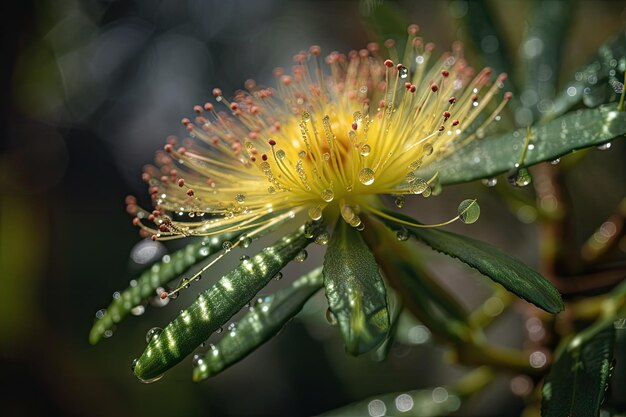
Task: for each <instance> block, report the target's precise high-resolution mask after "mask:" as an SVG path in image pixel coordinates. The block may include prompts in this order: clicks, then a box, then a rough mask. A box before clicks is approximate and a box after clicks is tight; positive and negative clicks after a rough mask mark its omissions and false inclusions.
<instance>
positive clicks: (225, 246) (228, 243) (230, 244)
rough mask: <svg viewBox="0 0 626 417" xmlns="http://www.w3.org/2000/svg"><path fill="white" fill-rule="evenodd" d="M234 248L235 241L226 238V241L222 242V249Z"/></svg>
mask: <svg viewBox="0 0 626 417" xmlns="http://www.w3.org/2000/svg"><path fill="white" fill-rule="evenodd" d="M232 248H233V242H231V241H230V240H225V241H224V243H222V249H224V250H225V251H227V252H228V251H229V250H231V249H232Z"/></svg>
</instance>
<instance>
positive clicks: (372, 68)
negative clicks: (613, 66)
mask: <svg viewBox="0 0 626 417" xmlns="http://www.w3.org/2000/svg"><path fill="white" fill-rule="evenodd" d="M408 32H409V35H408V40H407V44H406V48H405V51H404V54H403V59H402V60H401V61H399V60H398V58H397V56H398V52H397V51H396V49H395V46H394V44H393V42H391V41H387V42H386V43H385V46H386V48H387V50H388V55H389V56H391V57H392V59H385V58H383V57H382V52H381V51H380V48H379V45H378V44H375V43H371V44H369V45H368V47H367V49H362V50H359V51H351V52H350V53H349V54H348V55H343V54H340V53H338V52H332V53H331V54H330V55H328V56H327V57H326V59H325V61H324V60H323V59H322V58H321V51H320V48H319V47H318V46H313V47H311V48H310V49H309V51H308V52H300V53H298V54H297V55H296V56H295V57H294V67H293V71H292V74H291V75H287V74H286V73H285V72H284V71H283V70H282V69H276V70H275V77H276V87H275V88H268V87H262V86H259V85H257V84H256V82H254V81H252V80H249V81H247V82H246V83H245V89H244V90H241V91H237V92H236V93H235V94H234V97H233V98H232V100H229V99H227V98H226V97H225V96H224V95H223V94H222V91H221V90H219V89H214V90H213V95H214V96H215V101H216V103H206V104H205V105H204V106H196V107H195V112H196V116H195V118H194V119H193V120H189V119H183V121H182V123H183V125H184V126H185V127H186V130H187V132H188V136H189V137H188V138H185V139H184V140H183V141H182V144H180V143H177V142H178V141H177V139H176V138H173V137H171V138H170V140H169V143H168V144H167V145H166V146H165V152H160V153H158V154H157V158H156V162H157V167H148V168H147V169H146V172H145V173H144V179H146V180H147V181H148V182H149V184H150V193H151V195H152V198H153V200H154V203H155V206H156V210H155V211H154V212H152V213H148V212H145V211H143V210H138V211H137V218H136V219H135V224H136V225H138V226H140V227H141V228H142V229H143V230H144V233H148V234H150V235H152V236H153V238H154V239H168V238H172V237H179V236H195V235H203V236H204V235H211V234H214V233H223V232H225V231H229V230H246V231H247V234H248V236H250V237H252V236H254V234H256V233H258V232H259V231H261V230H263V229H266V228H268V227H271V226H272V225H273V224H274V223H276V222H279V221H282V220H284V219H286V218H288V217H293V216H294V215H296V214H298V213H300V212H306V213H307V214H308V216H309V217H310V218H311V219H312V220H319V219H322V218H324V220H331V221H332V220H334V219H335V218H338V217H339V216H341V217H342V218H343V220H344V221H346V222H347V223H349V224H350V225H351V226H353V227H356V228H362V227H363V224H362V222H361V219H360V216H359V213H360V212H361V211H362V210H366V211H367V210H371V211H376V208H375V207H373V205H372V199H371V196H373V195H382V194H392V195H396V196H399V197H398V198H399V200H398V204H401V203H402V199H403V197H402V196H403V195H405V194H422V195H424V196H428V195H430V194H431V192H432V189H433V187H434V186H435V184H436V175H435V176H434V177H432V178H419V177H418V176H416V175H415V171H416V169H418V168H419V167H420V166H423V165H426V164H429V163H431V162H432V161H435V160H438V159H440V158H445V157H446V155H449V154H450V153H451V152H454V151H455V150H456V149H458V148H459V147H461V146H464V145H466V144H467V143H469V142H470V141H472V140H474V139H476V138H477V137H479V136H480V135H481V132H482V131H483V130H484V128H485V127H486V125H487V124H489V123H490V122H491V121H492V120H494V119H495V118H496V117H497V115H498V114H499V112H500V111H501V110H502V107H503V106H504V105H505V104H506V102H507V101H508V99H509V98H510V93H506V94H504V96H503V98H497V96H498V95H499V94H500V92H499V90H500V89H501V88H502V86H503V83H502V81H503V80H504V79H505V75H504V74H501V75H500V76H499V77H497V78H496V80H495V82H493V83H492V82H491V81H490V78H491V70H490V69H489V68H485V69H483V70H481V71H479V72H477V73H475V71H474V70H473V69H472V68H471V67H470V66H468V64H467V62H466V61H465V59H464V58H463V47H462V45H461V44H460V43H455V44H454V45H453V48H452V51H451V52H446V53H444V54H442V55H441V56H440V57H439V58H438V59H435V58H434V57H433V56H432V55H433V50H434V45H433V44H430V43H424V42H423V40H422V38H420V37H418V36H417V33H418V27H417V26H416V25H411V26H410V27H409V30H408ZM398 61H399V62H398ZM494 103H495V105H494ZM487 108H489V109H490V110H486V109H487ZM130 203H131V204H130V206H131V207H130V209H131V211H134V210H135V209H136V206H135V202H134V200H131V201H130ZM168 213H170V214H168ZM172 213H173V214H174V216H172V215H171V214H172ZM379 214H380V213H379Z"/></svg>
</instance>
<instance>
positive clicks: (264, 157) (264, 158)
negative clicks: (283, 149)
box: [261, 153, 267, 161]
mask: <svg viewBox="0 0 626 417" xmlns="http://www.w3.org/2000/svg"><path fill="white" fill-rule="evenodd" d="M261 159H262V160H264V161H267V154H266V153H264V154H263V155H261Z"/></svg>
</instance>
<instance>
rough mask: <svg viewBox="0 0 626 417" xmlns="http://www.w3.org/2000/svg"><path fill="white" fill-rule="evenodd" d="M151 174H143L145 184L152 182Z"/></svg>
mask: <svg viewBox="0 0 626 417" xmlns="http://www.w3.org/2000/svg"><path fill="white" fill-rule="evenodd" d="M150 178H151V177H150V174H148V173H147V172H144V173H143V174H141V179H142V180H143V181H145V182H148V181H150Z"/></svg>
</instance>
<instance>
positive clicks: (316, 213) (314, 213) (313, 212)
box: [309, 191, 332, 220]
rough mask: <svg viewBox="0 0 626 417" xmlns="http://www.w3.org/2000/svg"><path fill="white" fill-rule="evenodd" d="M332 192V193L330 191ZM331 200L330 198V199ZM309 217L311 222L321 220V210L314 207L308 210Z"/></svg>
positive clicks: (318, 207)
mask: <svg viewBox="0 0 626 417" xmlns="http://www.w3.org/2000/svg"><path fill="white" fill-rule="evenodd" d="M331 192H332V191H331ZM331 200H332V198H331ZM309 217H310V218H311V220H319V219H321V218H322V208H321V207H320V206H315V207H311V208H309Z"/></svg>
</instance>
